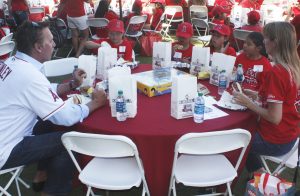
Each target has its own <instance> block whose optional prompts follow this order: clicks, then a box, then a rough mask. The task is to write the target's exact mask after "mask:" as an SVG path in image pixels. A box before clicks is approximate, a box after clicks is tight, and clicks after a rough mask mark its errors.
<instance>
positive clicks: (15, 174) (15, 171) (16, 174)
mask: <svg viewBox="0 0 300 196" xmlns="http://www.w3.org/2000/svg"><path fill="white" fill-rule="evenodd" d="M23 168H24V166H19V167H14V168H9V169H3V170H0V176H1V175H5V174H8V173H10V174H11V175H12V176H11V178H10V179H9V181H8V182H7V184H6V185H5V186H4V187H2V186H0V195H2V194H4V195H6V196H11V194H10V193H8V192H7V190H8V188H9V187H10V185H11V184H12V183H13V181H15V183H16V187H17V191H18V196H21V191H20V187H19V182H20V183H21V184H23V185H24V186H25V187H26V188H28V189H29V188H30V186H29V185H28V184H27V183H25V182H24V181H23V180H22V179H21V178H20V174H21V173H22V171H23Z"/></svg>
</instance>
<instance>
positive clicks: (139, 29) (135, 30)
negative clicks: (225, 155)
mask: <svg viewBox="0 0 300 196" xmlns="http://www.w3.org/2000/svg"><path fill="white" fill-rule="evenodd" d="M146 21H147V15H142V16H133V17H131V18H130V20H129V23H128V25H127V28H126V31H125V36H127V37H132V38H135V39H136V40H137V41H138V42H139V37H140V36H142V35H143V28H144V25H145V22H146Z"/></svg>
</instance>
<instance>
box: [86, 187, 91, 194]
mask: <svg viewBox="0 0 300 196" xmlns="http://www.w3.org/2000/svg"><path fill="white" fill-rule="evenodd" d="M91 190H92V188H91V187H90V186H88V190H87V192H86V196H90V194H91Z"/></svg>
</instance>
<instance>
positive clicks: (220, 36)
mask: <svg viewBox="0 0 300 196" xmlns="http://www.w3.org/2000/svg"><path fill="white" fill-rule="evenodd" d="M210 32H211V34H212V37H211V40H210V43H209V47H210V53H211V54H213V53H214V52H219V53H224V54H227V55H231V56H236V52H235V50H234V48H232V47H231V46H229V41H228V40H229V36H230V35H231V30H230V28H229V27H228V26H227V25H224V24H219V25H216V26H215V27H214V28H213V29H212V30H211V31H210Z"/></svg>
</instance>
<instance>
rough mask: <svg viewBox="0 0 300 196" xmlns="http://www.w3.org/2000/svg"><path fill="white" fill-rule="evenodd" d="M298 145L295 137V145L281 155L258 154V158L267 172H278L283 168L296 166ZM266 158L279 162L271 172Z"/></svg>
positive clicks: (273, 173)
mask: <svg viewBox="0 0 300 196" xmlns="http://www.w3.org/2000/svg"><path fill="white" fill-rule="evenodd" d="M298 146H299V138H297V141H296V142H295V145H294V146H293V148H292V149H291V150H290V151H289V152H288V153H286V154H285V155H282V156H277V157H275V156H260V159H261V161H262V163H263V165H264V168H265V169H266V170H267V172H268V173H270V174H272V175H276V174H280V173H281V172H282V171H283V170H285V169H286V168H287V167H288V168H292V169H294V168H296V167H297V161H298ZM266 160H269V161H272V162H275V163H277V164H279V165H278V166H277V167H276V168H275V169H274V171H273V172H271V170H270V168H269V167H268V164H267V162H266Z"/></svg>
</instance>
